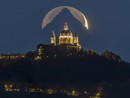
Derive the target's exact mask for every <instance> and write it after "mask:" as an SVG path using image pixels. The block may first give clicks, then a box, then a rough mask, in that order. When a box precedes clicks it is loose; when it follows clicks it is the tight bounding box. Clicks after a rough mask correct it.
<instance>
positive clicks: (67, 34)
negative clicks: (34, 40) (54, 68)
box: [35, 22, 81, 60]
mask: <svg viewBox="0 0 130 98" xmlns="http://www.w3.org/2000/svg"><path fill="white" fill-rule="evenodd" d="M58 42H59V43H58V44H57V43H56V36H55V33H54V31H53V32H52V35H51V37H50V44H39V45H38V46H37V56H36V57H35V60H40V59H41V58H42V57H46V58H49V57H52V56H53V57H57V56H71V55H74V54H76V53H77V52H78V51H79V50H80V49H81V46H80V44H79V37H78V35H77V34H76V33H75V34H73V33H72V32H71V31H70V30H69V28H68V24H67V23H66V22H65V24H64V29H63V31H61V32H60V34H59V40H58Z"/></svg>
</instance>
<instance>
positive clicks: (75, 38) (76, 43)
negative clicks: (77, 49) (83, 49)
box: [73, 33, 79, 46]
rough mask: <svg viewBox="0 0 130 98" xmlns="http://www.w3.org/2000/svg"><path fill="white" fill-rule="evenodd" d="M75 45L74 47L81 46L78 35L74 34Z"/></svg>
mask: <svg viewBox="0 0 130 98" xmlns="http://www.w3.org/2000/svg"><path fill="white" fill-rule="evenodd" d="M73 43H74V45H77V46H78V45H79V37H78V35H77V33H75V34H74V37H73Z"/></svg>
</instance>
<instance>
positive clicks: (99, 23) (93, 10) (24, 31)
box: [0, 0, 130, 62]
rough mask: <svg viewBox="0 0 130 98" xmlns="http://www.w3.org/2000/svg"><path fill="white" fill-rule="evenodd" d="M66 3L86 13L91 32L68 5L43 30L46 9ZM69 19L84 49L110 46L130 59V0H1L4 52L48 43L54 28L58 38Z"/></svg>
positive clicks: (1, 48)
mask: <svg viewBox="0 0 130 98" xmlns="http://www.w3.org/2000/svg"><path fill="white" fill-rule="evenodd" d="M63 5H65V6H71V7H74V8H76V9H78V10H80V11H81V12H83V13H84V14H85V16H86V17H87V19H88V23H89V32H87V31H86V29H85V28H84V27H83V26H82V24H81V23H80V22H79V21H78V20H76V19H75V18H74V17H73V16H72V15H71V14H70V12H69V11H68V10H67V9H64V10H63V11H62V12H61V13H60V14H59V15H58V16H57V17H56V18H55V19H54V21H53V22H52V23H51V24H49V25H47V27H46V28H45V29H43V30H41V24H42V20H43V18H44V16H45V15H46V13H47V12H48V11H50V10H51V9H53V8H55V7H57V6H63ZM65 21H66V22H68V24H69V28H70V30H71V31H72V33H78V35H79V41H80V44H81V45H82V47H83V48H84V49H93V50H95V51H97V52H103V51H104V50H110V51H112V52H114V53H116V54H118V55H120V56H121V58H122V59H123V60H125V61H128V62H130V0H0V54H1V53H26V52H28V51H33V50H36V45H37V44H39V43H46V44H48V43H49V42H50V35H51V32H52V30H54V31H55V33H56V36H57V38H58V36H59V33H60V31H61V30H63V25H64V22H65Z"/></svg>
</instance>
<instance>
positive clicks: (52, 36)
mask: <svg viewBox="0 0 130 98" xmlns="http://www.w3.org/2000/svg"><path fill="white" fill-rule="evenodd" d="M51 44H52V45H56V36H55V33H54V31H52V35H51Z"/></svg>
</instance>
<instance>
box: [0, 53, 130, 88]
mask: <svg viewBox="0 0 130 98" xmlns="http://www.w3.org/2000/svg"><path fill="white" fill-rule="evenodd" d="M30 54H31V53H30V52H29V53H27V54H26V55H27V58H26V59H19V60H15V61H12V60H1V61H0V80H1V81H21V82H27V83H36V82H44V83H45V84H55V85H62V84H64V85H66V84H67V85H78V86H80V85H86V84H87V83H101V82H116V81H126V80H129V79H130V64H129V63H127V62H125V61H123V60H121V58H120V57H119V56H118V55H116V54H114V53H112V52H109V51H105V52H104V53H102V54H100V55H99V54H97V53H96V52H94V51H80V53H78V55H74V56H65V57H48V58H43V59H42V60H38V61H37V60H34V59H33V58H34V57H33V52H32V54H31V55H30Z"/></svg>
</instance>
